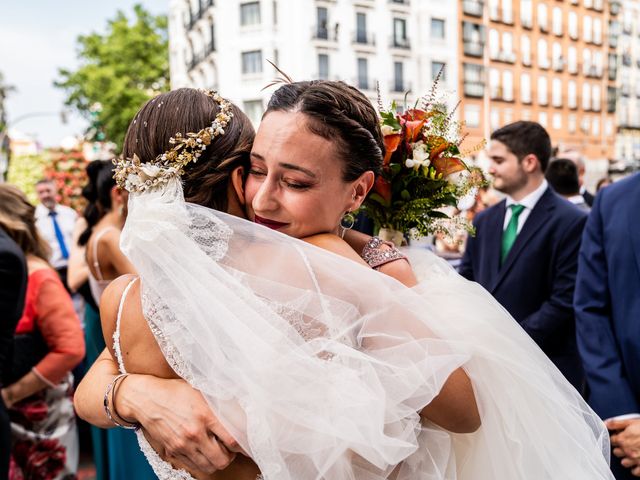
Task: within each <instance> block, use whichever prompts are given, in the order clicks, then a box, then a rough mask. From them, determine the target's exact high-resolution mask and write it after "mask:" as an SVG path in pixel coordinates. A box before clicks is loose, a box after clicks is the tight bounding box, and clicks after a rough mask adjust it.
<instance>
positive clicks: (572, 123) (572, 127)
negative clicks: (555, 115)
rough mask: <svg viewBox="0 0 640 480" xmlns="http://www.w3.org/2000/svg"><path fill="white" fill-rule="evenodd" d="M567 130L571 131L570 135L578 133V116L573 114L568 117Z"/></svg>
mask: <svg viewBox="0 0 640 480" xmlns="http://www.w3.org/2000/svg"><path fill="white" fill-rule="evenodd" d="M567 128H568V130H569V133H576V130H577V123H576V116H575V115H574V114H573V113H572V114H571V115H569V116H568V117H567Z"/></svg>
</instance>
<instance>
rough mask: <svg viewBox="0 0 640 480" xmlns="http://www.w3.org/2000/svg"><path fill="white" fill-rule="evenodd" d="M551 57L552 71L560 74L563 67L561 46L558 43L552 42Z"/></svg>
mask: <svg viewBox="0 0 640 480" xmlns="http://www.w3.org/2000/svg"><path fill="white" fill-rule="evenodd" d="M551 57H552V63H553V69H554V70H555V71H556V72H561V71H562V69H563V67H564V59H563V58H562V45H560V43H558V42H553V46H552V47H551Z"/></svg>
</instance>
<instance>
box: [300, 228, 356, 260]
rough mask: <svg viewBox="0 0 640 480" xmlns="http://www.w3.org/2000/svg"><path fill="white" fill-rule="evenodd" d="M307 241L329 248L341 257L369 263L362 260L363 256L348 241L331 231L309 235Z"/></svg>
mask: <svg viewBox="0 0 640 480" xmlns="http://www.w3.org/2000/svg"><path fill="white" fill-rule="evenodd" d="M304 241H305V242H307V243H310V244H311V245H315V246H316V247H320V248H322V249H323V250H327V251H329V252H332V253H335V254H336V255H340V256H341V257H345V258H348V259H350V260H353V261H354V262H357V263H359V264H361V265H366V266H368V265H367V263H366V262H365V261H364V260H362V257H360V255H358V254H357V252H356V251H355V250H354V249H353V248H351V247H350V246H349V244H348V243H347V242H345V241H344V240H343V239H341V238H340V237H338V236H337V235H333V234H331V233H320V234H318V235H312V236H311V237H307V238H305V239H304Z"/></svg>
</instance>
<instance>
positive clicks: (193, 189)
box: [122, 88, 255, 212]
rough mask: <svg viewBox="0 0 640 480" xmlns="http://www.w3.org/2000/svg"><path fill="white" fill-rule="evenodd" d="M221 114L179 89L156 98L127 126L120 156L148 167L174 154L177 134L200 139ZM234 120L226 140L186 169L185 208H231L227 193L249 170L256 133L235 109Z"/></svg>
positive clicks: (201, 97) (200, 96) (201, 96)
mask: <svg viewBox="0 0 640 480" xmlns="http://www.w3.org/2000/svg"><path fill="white" fill-rule="evenodd" d="M219 110H220V108H219V105H218V103H217V102H216V101H215V100H214V99H213V98H211V97H210V96H208V95H206V94H205V93H204V92H202V91H200V90H197V89H195V88H179V89H177V90H173V91H171V92H166V93H162V94H160V95H158V96H157V97H154V98H152V99H151V100H149V101H148V102H147V103H145V104H144V106H143V107H142V108H141V109H140V110H139V111H138V113H137V114H136V116H135V118H134V119H133V121H132V122H131V124H130V125H129V129H128V130H127V135H126V136H125V139H124V145H123V148H122V154H123V155H124V157H126V158H133V155H134V154H136V155H137V156H138V157H139V158H140V160H141V161H142V162H150V161H152V160H154V159H155V158H156V157H157V156H158V155H161V154H162V153H164V152H166V151H167V150H170V149H171V148H172V145H171V144H170V143H169V139H170V138H171V137H175V135H176V133H182V134H183V135H185V134H186V133H188V132H193V133H197V132H199V131H200V130H202V129H203V128H205V127H207V126H209V125H211V122H212V121H213V120H214V119H215V118H216V114H217V113H218V111H219ZM231 111H232V112H233V118H232V119H231V120H230V121H229V124H228V125H227V127H226V128H225V133H224V135H219V136H216V137H215V138H214V139H213V141H212V142H211V145H209V146H208V147H207V149H206V150H204V151H203V152H202V155H201V156H200V158H199V159H198V161H197V162H191V163H189V164H187V165H186V166H185V168H184V172H185V173H184V175H183V176H182V181H183V188H184V196H185V200H186V201H187V202H191V203H197V204H199V205H203V206H205V207H209V208H213V209H215V210H219V211H223V212H224V211H226V210H227V206H228V197H227V191H228V186H229V179H230V175H231V172H232V171H233V170H235V169H236V168H237V167H244V169H245V173H246V172H247V171H248V168H249V155H250V153H251V146H252V144H253V139H254V137H255V130H254V128H253V126H252V125H251V121H250V120H249V118H247V116H246V115H245V114H244V113H243V112H242V111H241V110H240V109H239V108H238V107H236V106H235V105H233V104H231Z"/></svg>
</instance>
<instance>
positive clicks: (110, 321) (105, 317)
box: [100, 274, 138, 348]
mask: <svg viewBox="0 0 640 480" xmlns="http://www.w3.org/2000/svg"><path fill="white" fill-rule="evenodd" d="M136 278H137V275H131V274H127V275H122V276H120V277H118V278H116V279H115V280H114V281H112V282H111V283H110V284H109V286H108V287H107V288H106V289H105V291H104V293H103V294H102V297H101V298H100V321H101V323H102V332H103V335H104V338H105V342H106V344H107V346H109V348H111V341H110V339H111V337H112V335H113V332H114V331H115V329H116V319H117V316H118V308H119V307H120V300H121V298H122V295H123V294H124V291H125V290H126V288H127V286H128V285H129V284H130V283H131V282H132V281H133V280H135V279H136ZM137 283H138V282H136V283H135V284H134V285H133V286H132V288H136V285H137ZM134 293H135V292H132V294H134Z"/></svg>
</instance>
